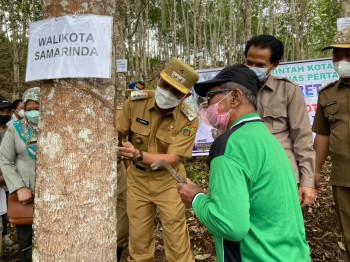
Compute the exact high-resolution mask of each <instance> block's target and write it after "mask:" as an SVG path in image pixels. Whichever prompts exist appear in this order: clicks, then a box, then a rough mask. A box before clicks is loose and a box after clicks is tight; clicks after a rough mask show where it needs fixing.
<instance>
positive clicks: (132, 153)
mask: <svg viewBox="0 0 350 262" xmlns="http://www.w3.org/2000/svg"><path fill="white" fill-rule="evenodd" d="M139 154H140V150H138V149H136V148H135V147H134V146H133V145H132V144H131V143H130V142H125V143H123V147H119V149H118V155H120V156H122V157H123V159H127V160H131V161H133V160H135V158H136V157H137V156H138V155H139ZM142 154H143V160H142V161H141V162H139V163H140V164H146V165H151V164H153V163H154V162H156V161H158V160H165V161H167V162H168V163H169V164H170V165H172V166H176V165H177V164H179V163H180V161H181V160H182V157H181V156H178V155H174V154H155V153H148V152H142Z"/></svg>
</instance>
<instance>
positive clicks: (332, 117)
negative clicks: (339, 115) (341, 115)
mask: <svg viewBox="0 0 350 262" xmlns="http://www.w3.org/2000/svg"><path fill="white" fill-rule="evenodd" d="M328 122H329V123H330V124H334V123H335V117H334V116H333V115H330V116H329V117H328Z"/></svg>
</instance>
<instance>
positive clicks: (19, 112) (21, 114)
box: [17, 109, 25, 118]
mask: <svg viewBox="0 0 350 262" xmlns="http://www.w3.org/2000/svg"><path fill="white" fill-rule="evenodd" d="M17 114H18V116H19V117H22V118H23V117H24V116H25V114H24V110H23V109H21V110H19V111H18V113H17Z"/></svg>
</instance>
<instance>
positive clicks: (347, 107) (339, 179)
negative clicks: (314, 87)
mask: <svg viewBox="0 0 350 262" xmlns="http://www.w3.org/2000/svg"><path fill="white" fill-rule="evenodd" d="M349 119H350V85H349V84H346V83H344V82H342V81H337V82H334V83H331V84H329V85H327V86H326V87H324V88H323V89H322V90H321V91H320V93H319V96H318V102H317V111H316V115H315V120H314V123H313V126H312V131H314V132H315V133H316V134H320V135H324V136H329V152H330V155H331V157H332V175H331V178H330V184H331V185H335V186H343V187H350V121H349Z"/></svg>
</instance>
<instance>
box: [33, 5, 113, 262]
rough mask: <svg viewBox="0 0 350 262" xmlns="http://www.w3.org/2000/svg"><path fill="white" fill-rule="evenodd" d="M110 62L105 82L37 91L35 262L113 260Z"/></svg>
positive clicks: (52, 85) (58, 83)
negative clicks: (39, 92) (38, 115)
mask: <svg viewBox="0 0 350 262" xmlns="http://www.w3.org/2000/svg"><path fill="white" fill-rule="evenodd" d="M115 5H116V2H115V1H111V0H104V1H97V0H96V1H93V0H91V1H76V0H44V4H43V11H44V16H45V17H46V18H48V17H56V16H61V15H66V14H79V15H81V14H98V15H109V16H113V15H114V13H115V9H116V6H115ZM116 18H117V17H114V19H116ZM113 50H114V49H113ZM111 59H112V78H111V79H103V80H102V79H99V80H96V79H79V80H78V79H63V80H55V81H44V82H43V84H42V89H41V105H40V123H39V128H40V134H39V140H38V145H39V148H38V160H37V170H36V188H35V211H34V242H33V248H34V250H33V261H35V262H38V261H40V262H42V261H77V262H80V261H81V262H82V261H84V262H89V261H91V262H92V261H94V262H96V261H103V262H105V261H106V262H107V261H111V262H112V261H116V243H117V236H116V208H115V207H116V188H117V181H116V180H117V171H116V165H117V159H116V158H117V154H116V151H117V148H116V136H115V130H114V126H113V123H114V104H115V103H114V98H115V73H114V71H115V67H114V65H115V60H114V53H113V55H112V57H111Z"/></svg>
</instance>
